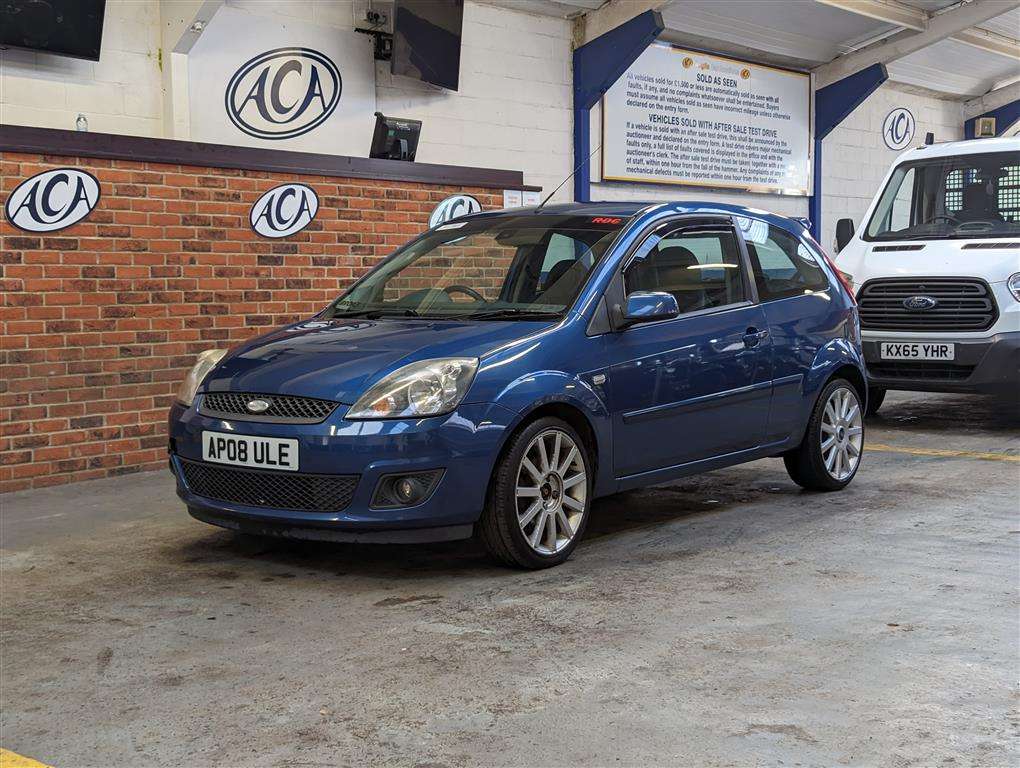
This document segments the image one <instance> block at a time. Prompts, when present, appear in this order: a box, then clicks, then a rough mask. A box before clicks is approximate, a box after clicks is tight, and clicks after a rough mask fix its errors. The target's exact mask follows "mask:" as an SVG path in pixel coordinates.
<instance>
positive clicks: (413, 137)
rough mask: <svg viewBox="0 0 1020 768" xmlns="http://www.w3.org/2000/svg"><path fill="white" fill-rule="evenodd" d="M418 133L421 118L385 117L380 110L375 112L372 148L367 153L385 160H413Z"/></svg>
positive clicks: (419, 132)
mask: <svg viewBox="0 0 1020 768" xmlns="http://www.w3.org/2000/svg"><path fill="white" fill-rule="evenodd" d="M420 135H421V120H407V119H405V118H403V117H386V116H385V115H384V114H383V113H382V112H376V113H375V133H374V134H372V149H371V150H370V151H369V153H368V155H369V157H375V158H382V159H386V160H408V161H410V162H414V156H415V155H416V154H417V152H418V137H419V136H420Z"/></svg>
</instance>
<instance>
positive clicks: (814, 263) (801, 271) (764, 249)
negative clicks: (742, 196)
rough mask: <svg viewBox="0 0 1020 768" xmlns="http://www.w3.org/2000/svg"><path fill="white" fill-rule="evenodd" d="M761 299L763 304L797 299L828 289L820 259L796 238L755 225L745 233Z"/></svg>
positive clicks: (789, 234)
mask: <svg viewBox="0 0 1020 768" xmlns="http://www.w3.org/2000/svg"><path fill="white" fill-rule="evenodd" d="M744 242H745V244H746V245H747V254H748V256H750V257H751V268H752V269H753V270H754V281H755V283H756V284H757V286H758V297H759V298H760V299H761V300H762V301H769V300H771V299H782V298H785V297H787V296H798V295H800V294H804V293H812V292H814V291H824V290H826V289H827V288H828V287H829V280H828V278H827V277H826V276H825V272H824V271H823V270H822V268H821V267H820V266H819V265H818V256H817V254H815V253H814V251H812V250H810V249H809V248H808V247H807V246H806V245H805V244H804V242H803V241H802V240H801V239H800V238H799V237H797V236H796V235H794V234H792V233H790V232H787V231H786V230H785V229H782V228H780V227H774V226H755V227H750V228H748V231H746V232H745V233H744Z"/></svg>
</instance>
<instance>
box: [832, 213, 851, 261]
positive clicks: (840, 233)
mask: <svg viewBox="0 0 1020 768" xmlns="http://www.w3.org/2000/svg"><path fill="white" fill-rule="evenodd" d="M853 237H854V220H853V219H840V220H839V221H837V222H836V253H839V252H840V251H842V250H843V249H844V248H846V246H847V243H849V242H850V241H851V240H853Z"/></svg>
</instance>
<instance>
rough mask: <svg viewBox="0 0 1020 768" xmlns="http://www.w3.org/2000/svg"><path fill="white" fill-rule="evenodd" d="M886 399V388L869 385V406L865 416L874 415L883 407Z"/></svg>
mask: <svg viewBox="0 0 1020 768" xmlns="http://www.w3.org/2000/svg"><path fill="white" fill-rule="evenodd" d="M884 400H885V390H884V389H879V388H878V387H868V407H867V408H866V409H865V411H864V415H865V416H874V415H875V414H876V413H878V409H879V408H881V407H882V402H883V401H884Z"/></svg>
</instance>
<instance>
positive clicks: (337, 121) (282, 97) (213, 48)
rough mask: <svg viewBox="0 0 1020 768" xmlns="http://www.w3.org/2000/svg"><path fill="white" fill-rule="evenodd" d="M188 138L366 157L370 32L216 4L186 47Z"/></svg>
mask: <svg viewBox="0 0 1020 768" xmlns="http://www.w3.org/2000/svg"><path fill="white" fill-rule="evenodd" d="M188 94H189V102H190V110H191V138H192V139H194V140H196V141H207V142H212V143H217V144H240V145H247V146H257V147H271V148H273V149H290V150H296V151H304V152H322V153H328V154H337V155H355V156H360V157H367V156H368V151H369V147H370V145H371V143H372V131H373V130H374V128H375V116H374V113H375V62H374V60H373V57H372V41H371V39H370V38H369V37H368V36H367V35H362V34H358V33H357V32H348V31H344V30H338V29H334V28H329V27H319V26H315V25H312V24H303V23H301V22H296V21H292V20H290V19H285V20H281V18H280V17H273V18H270V17H265V16H260V15H258V14H253V13H247V12H245V11H241V10H238V9H236V8H230V7H222V8H220V9H219V10H218V11H217V12H216V15H215V16H213V18H212V20H211V21H210V22H209V24H208V26H207V27H206V28H205V30H204V31H203V32H202V35H201V37H199V39H198V41H197V42H196V43H195V45H194V47H193V48H192V49H191V52H190V53H189V54H188Z"/></svg>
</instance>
